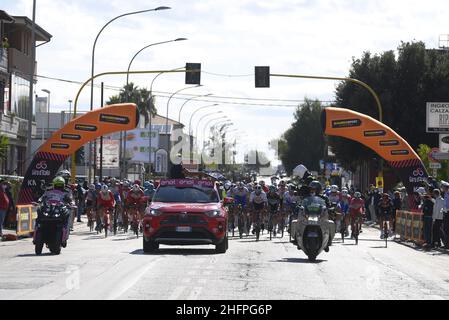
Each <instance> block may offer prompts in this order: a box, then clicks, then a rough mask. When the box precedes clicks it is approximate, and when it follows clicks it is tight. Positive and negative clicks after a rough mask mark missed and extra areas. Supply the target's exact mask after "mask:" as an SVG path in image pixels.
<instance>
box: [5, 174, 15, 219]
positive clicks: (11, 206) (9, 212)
mask: <svg viewBox="0 0 449 320" xmlns="http://www.w3.org/2000/svg"><path fill="white" fill-rule="evenodd" d="M5 184H6V195H7V196H8V199H9V208H8V210H6V219H8V217H9V219H8V220H7V221H15V217H16V205H15V203H14V198H13V196H12V192H11V188H12V186H11V182H9V181H6V182H5Z"/></svg>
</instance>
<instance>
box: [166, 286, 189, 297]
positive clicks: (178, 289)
mask: <svg viewBox="0 0 449 320" xmlns="http://www.w3.org/2000/svg"><path fill="white" fill-rule="evenodd" d="M185 288H186V287H176V288H175V290H174V291H173V292H172V294H171V295H170V297H168V300H176V299H178V297H179V296H180V295H181V293H182V292H183V291H184V289H185Z"/></svg>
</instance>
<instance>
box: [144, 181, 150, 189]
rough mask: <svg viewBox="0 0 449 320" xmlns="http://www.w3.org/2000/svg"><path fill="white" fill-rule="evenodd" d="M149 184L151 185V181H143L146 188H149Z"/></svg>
mask: <svg viewBox="0 0 449 320" xmlns="http://www.w3.org/2000/svg"><path fill="white" fill-rule="evenodd" d="M149 186H150V181H145V182H144V183H143V187H144V188H145V189H148V187H149Z"/></svg>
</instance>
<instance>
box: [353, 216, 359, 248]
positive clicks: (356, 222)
mask: <svg viewBox="0 0 449 320" xmlns="http://www.w3.org/2000/svg"><path fill="white" fill-rule="evenodd" d="M353 234H354V239H355V244H356V245H358V244H359V220H358V219H356V220H355V221H354V232H353Z"/></svg>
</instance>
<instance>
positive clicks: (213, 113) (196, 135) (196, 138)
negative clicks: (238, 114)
mask: <svg viewBox="0 0 449 320" xmlns="http://www.w3.org/2000/svg"><path fill="white" fill-rule="evenodd" d="M220 113H223V111H218V112H211V113H208V114H205V115H204V116H202V117H201V119H200V120H199V121H198V124H197V126H196V131H195V140H196V141H198V128H199V127H200V123H201V120H203V119H205V118H207V117H209V116H212V115H216V114H220ZM224 117H225V118H226V116H224ZM221 118H223V117H219V118H217V119H221Z"/></svg>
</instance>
